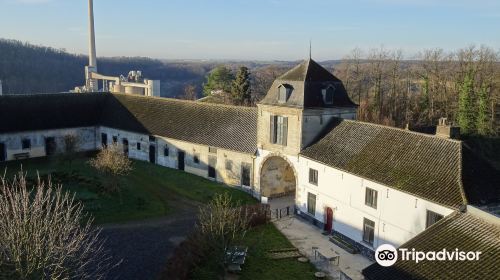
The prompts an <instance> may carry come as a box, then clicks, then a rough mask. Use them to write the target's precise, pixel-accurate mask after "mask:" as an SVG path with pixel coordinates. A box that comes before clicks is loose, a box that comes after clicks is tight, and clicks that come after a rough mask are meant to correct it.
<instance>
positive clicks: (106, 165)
mask: <svg viewBox="0 0 500 280" xmlns="http://www.w3.org/2000/svg"><path fill="white" fill-rule="evenodd" d="M89 163H90V165H91V166H93V167H94V168H95V169H97V171H99V172H101V173H103V174H105V175H106V176H107V177H108V178H109V179H110V182H109V183H108V184H107V185H108V189H107V191H108V192H111V193H113V192H118V193H120V186H119V184H118V178H119V176H122V175H126V174H128V173H129V172H130V171H132V161H131V160H130V159H128V157H126V156H125V155H124V154H123V151H121V149H120V148H119V147H118V145H117V144H112V145H108V146H107V147H105V148H103V149H102V150H101V151H100V152H99V153H98V154H97V156H96V157H95V158H93V159H91V160H90V161H89Z"/></svg>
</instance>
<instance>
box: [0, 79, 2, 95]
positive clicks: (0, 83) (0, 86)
mask: <svg viewBox="0 0 500 280" xmlns="http://www.w3.org/2000/svg"><path fill="white" fill-rule="evenodd" d="M2 94H3V89H2V80H0V96H1V95H2Z"/></svg>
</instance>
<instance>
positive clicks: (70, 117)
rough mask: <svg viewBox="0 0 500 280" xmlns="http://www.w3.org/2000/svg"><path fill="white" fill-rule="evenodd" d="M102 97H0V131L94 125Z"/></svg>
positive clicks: (51, 95) (43, 95) (88, 95)
mask: <svg viewBox="0 0 500 280" xmlns="http://www.w3.org/2000/svg"><path fill="white" fill-rule="evenodd" d="M104 100H105V96H104V95H102V94H100V95H98V94H33V95H4V96H0V133H8V132H18V131H32V130H44V129H54V128H72V127H82V126H95V125H97V124H98V123H99V121H100V116H101V107H102V105H103V103H104Z"/></svg>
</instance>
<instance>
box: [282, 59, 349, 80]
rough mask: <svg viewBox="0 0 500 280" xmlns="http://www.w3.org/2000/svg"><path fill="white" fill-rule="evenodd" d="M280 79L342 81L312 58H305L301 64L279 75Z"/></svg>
mask: <svg viewBox="0 0 500 280" xmlns="http://www.w3.org/2000/svg"><path fill="white" fill-rule="evenodd" d="M278 80H288V81H304V82H305V81H309V82H326V81H333V82H340V80H339V79H338V78H337V77H335V76H334V75H333V74H332V73H330V72H328V70H326V69H325V68H323V66H321V65H319V64H318V63H317V62H316V61H314V60H312V59H307V60H304V61H303V62H302V63H300V64H299V65H297V66H295V67H294V68H292V69H290V70H289V71H288V72H286V73H285V74H283V75H281V76H280V77H278Z"/></svg>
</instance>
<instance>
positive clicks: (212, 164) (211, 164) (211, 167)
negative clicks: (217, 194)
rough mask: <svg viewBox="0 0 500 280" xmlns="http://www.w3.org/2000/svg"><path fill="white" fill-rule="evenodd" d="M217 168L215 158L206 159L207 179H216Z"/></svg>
mask: <svg viewBox="0 0 500 280" xmlns="http://www.w3.org/2000/svg"><path fill="white" fill-rule="evenodd" d="M216 166H217V157H214V156H209V157H208V177H209V178H214V179H215V177H216V172H215V167H216Z"/></svg>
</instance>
